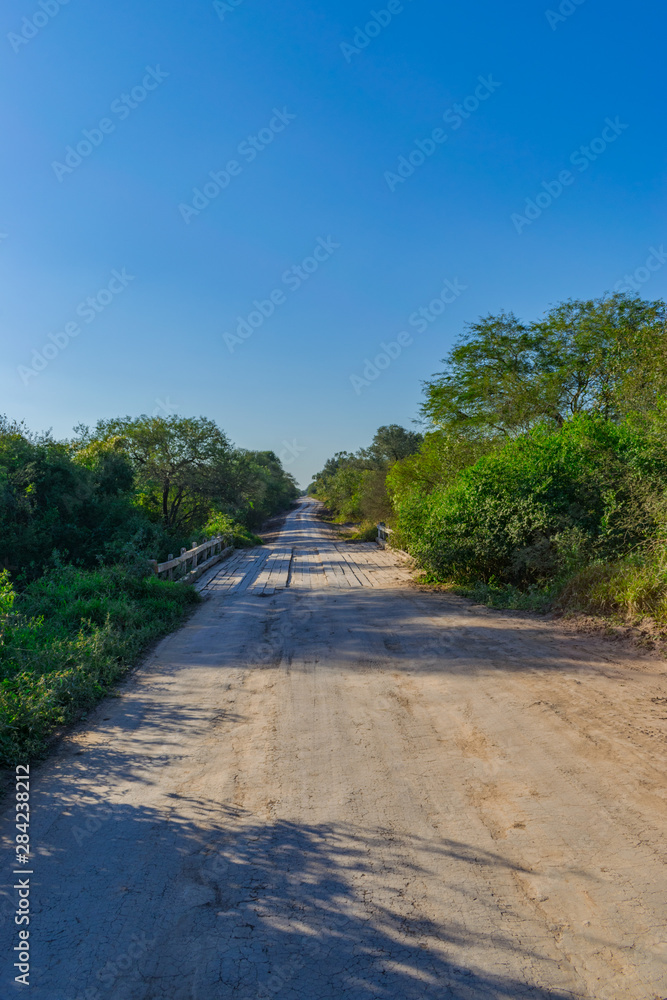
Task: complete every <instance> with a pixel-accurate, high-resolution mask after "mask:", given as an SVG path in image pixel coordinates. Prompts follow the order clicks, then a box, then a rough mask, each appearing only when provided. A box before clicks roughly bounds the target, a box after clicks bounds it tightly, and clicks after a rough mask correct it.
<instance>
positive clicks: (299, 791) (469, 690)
mask: <svg viewBox="0 0 667 1000" xmlns="http://www.w3.org/2000/svg"><path fill="white" fill-rule="evenodd" d="M201 587H202V591H203V593H204V595H206V596H207V597H208V599H207V600H206V601H205V602H203V603H202V604H201V606H199V607H198V608H197V610H196V611H195V613H194V614H193V616H192V617H191V618H190V619H189V621H188V622H187V624H186V625H185V627H183V628H182V629H180V630H179V631H178V632H176V633H174V634H173V635H171V636H169V637H168V638H166V639H164V640H163V641H162V642H161V643H160V644H159V645H158V646H157V647H156V648H155V649H154V651H153V653H152V654H151V655H150V656H149V657H148V659H147V660H146V662H145V663H144V664H142V665H141V667H140V668H139V669H138V670H136V671H135V672H134V673H133V674H132V675H131V676H130V677H129V678H128V679H127V680H126V681H125V682H124V683H123V684H122V685H121V686H120V688H119V692H118V697H115V698H114V697H112V698H107V699H106V700H105V701H104V702H103V703H102V704H101V705H100V706H99V707H98V708H97V709H96V710H95V711H94V712H92V713H91V714H90V715H89V716H88V718H87V719H86V720H85V722H84V723H83V724H82V725H80V726H79V727H78V728H77V729H76V730H75V731H74V732H73V733H71V734H70V735H69V736H67V737H66V738H65V739H64V740H63V741H62V742H61V743H60V745H59V746H58V748H57V750H56V751H55V753H54V754H53V756H52V757H51V758H50V759H49V760H48V761H47V762H46V763H44V764H42V765H41V766H40V767H34V768H33V769H32V775H31V777H32V787H31V793H32V794H31V843H32V845H33V847H34V855H33V858H32V866H31V867H32V870H33V871H34V874H33V875H32V876H31V897H30V906H31V922H30V952H31V980H30V987H29V988H26V987H25V986H23V985H22V984H17V983H15V982H14V980H13V975H14V973H13V971H12V969H11V964H12V962H13V961H14V959H13V958H12V957H11V956H12V955H13V954H14V952H13V951H12V949H13V948H14V947H15V946H16V945H17V944H18V928H17V926H16V925H15V923H14V911H15V909H16V890H15V889H13V888H12V881H11V880H12V879H15V876H13V875H11V873H10V872H9V869H10V867H11V855H10V851H9V846H10V845H11V844H12V843H13V838H14V833H15V831H14V826H13V822H14V815H13V811H11V812H10V811H9V803H7V802H5V810H6V811H5V815H4V820H3V831H2V832H3V833H4V835H5V838H6V840H5V843H6V845H7V847H8V850H7V851H6V852H5V858H6V862H7V868H6V871H7V874H8V877H7V879H6V880H3V881H4V882H5V884H6V886H7V888H6V889H5V891H4V892H3V894H2V899H1V900H0V935H1V936H2V954H3V956H4V957H5V959H6V961H7V967H8V971H7V974H6V976H5V987H4V992H3V1000H4V998H5V997H7V998H13V997H15V996H16V997H25V996H28V995H29V996H30V1000H448V998H455V1000H481V998H492V1000H517V998H530V1000H566V998H567V1000H572V998H590V1000H656V998H663V997H666V996H667V972H666V969H667V967H666V964H665V963H666V960H667V930H666V928H665V904H666V900H667V892H666V889H667V884H666V882H667V880H666V879H665V867H664V858H665V852H666V850H667V836H666V833H667V822H666V820H667V802H666V798H667V797H666V791H665V757H666V753H665V750H666V744H665V733H666V731H667V726H666V722H667V678H666V665H665V663H664V661H662V660H659V659H657V658H656V657H655V656H651V654H649V653H641V652H639V651H637V650H636V649H632V648H630V647H629V646H628V645H626V644H623V643H613V642H611V641H610V640H608V639H604V638H595V637H591V636H589V635H583V634H581V633H577V632H576V631H574V630H573V629H572V628H569V629H568V628H567V627H566V626H565V625H563V624H559V623H558V622H555V621H552V620H547V619H546V618H540V617H538V616H534V615H528V614H521V613H518V612H499V611H494V610H490V609H488V608H482V607H479V606H476V605H474V604H472V603H471V602H470V601H466V600H464V599H463V598H459V597H456V596H453V595H450V594H447V593H436V592H429V591H428V590H427V589H425V588H419V587H418V586H416V585H415V584H414V583H413V582H412V578H411V572H410V570H409V567H408V566H407V565H406V564H405V562H404V561H401V557H400V556H397V555H395V554H393V553H391V552H389V551H381V550H380V549H378V548H377V546H375V545H373V544H354V543H343V542H341V541H340V540H339V539H338V538H337V535H336V533H335V532H334V531H333V529H332V528H331V527H330V526H328V525H326V524H324V523H323V522H321V521H319V520H318V518H317V504H316V503H314V502H313V501H310V500H306V501H304V502H302V503H301V504H300V506H299V507H298V508H297V509H296V510H295V511H293V512H292V513H291V514H290V515H289V516H288V518H287V520H286V522H285V524H284V527H283V528H282V531H281V533H280V535H279V537H278V538H277V539H276V540H275V541H274V542H273V543H272V544H271V545H269V546H265V547H261V548H256V549H250V550H243V551H240V552H238V553H235V554H234V555H233V556H232V557H231V558H230V559H229V560H228V561H227V562H225V563H222V564H220V565H218V566H216V567H214V568H213V570H211V571H210V572H209V574H208V576H207V577H205V578H204V579H203V580H202V581H201Z"/></svg>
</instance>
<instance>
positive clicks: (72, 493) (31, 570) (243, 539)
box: [0, 416, 298, 765]
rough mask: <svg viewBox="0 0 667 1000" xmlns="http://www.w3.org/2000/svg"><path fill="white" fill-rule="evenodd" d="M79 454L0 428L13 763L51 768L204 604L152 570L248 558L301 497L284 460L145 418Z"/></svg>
mask: <svg viewBox="0 0 667 1000" xmlns="http://www.w3.org/2000/svg"><path fill="white" fill-rule="evenodd" d="M75 434H76V436H75V437H74V438H73V439H72V440H69V441H56V440H55V439H54V438H53V437H52V436H51V435H50V434H42V435H36V434H32V433H30V432H29V431H28V429H27V428H26V427H25V426H24V425H23V424H17V423H14V422H12V421H10V420H7V419H6V418H0V763H2V764H5V765H12V764H14V763H17V762H25V761H26V760H29V759H33V758H35V757H38V756H39V755H40V754H42V753H43V752H44V749H45V747H46V745H47V743H48V740H49V738H50V737H51V736H52V735H53V733H54V732H55V731H57V730H58V729H59V728H60V727H62V726H64V725H66V724H69V723H71V722H73V721H75V720H76V719H77V718H79V717H80V716H81V714H82V713H83V712H85V711H86V710H87V709H88V708H90V707H91V706H92V705H94V704H95V702H96V701H97V700H99V698H100V697H101V696H102V695H104V694H105V692H108V691H109V690H110V689H112V688H113V685H114V684H115V682H116V681H117V680H118V679H119V678H120V677H121V676H122V675H123V674H124V673H125V672H126V671H127V669H128V668H129V667H131V666H132V665H133V664H134V663H136V662H137V659H138V658H139V657H140V656H141V654H142V653H143V652H144V651H145V650H146V649H147V648H148V647H149V646H150V645H151V644H152V643H153V642H155V640H157V639H158V638H160V637H161V636H163V635H165V634H167V633H168V632H170V631H172V630H173V629H174V628H176V627H177V626H178V625H180V624H181V622H182V621H183V620H184V618H185V617H186V616H187V614H188V613H189V612H190V611H191V609H192V607H193V606H194V605H195V604H196V603H197V601H198V597H197V594H196V592H195V591H194V590H193V589H192V587H189V586H187V585H185V584H181V583H169V582H166V581H161V580H158V579H157V578H156V577H155V576H154V574H153V571H152V568H151V560H158V561H164V560H166V559H167V557H168V555H169V554H170V553H172V552H174V553H177V552H179V551H180V548H181V547H183V546H185V547H188V548H189V547H190V546H191V545H192V544H193V542H201V541H204V540H205V539H206V538H210V537H212V536H214V535H218V534H224V535H227V536H229V538H230V540H232V541H233V544H234V545H235V546H237V547H241V546H244V545H253V544H258V543H260V542H261V539H259V538H258V537H257V536H256V535H255V534H254V531H255V529H257V528H258V527H259V525H260V524H261V523H262V522H263V521H265V520H266V519H267V518H269V517H271V516H272V515H274V514H276V513H278V512H280V511H282V510H284V509H286V508H287V507H289V505H290V503H291V502H292V501H293V500H294V499H295V497H296V496H297V495H298V488H297V486H296V484H295V482H294V480H293V478H292V477H291V476H290V475H289V474H288V473H286V472H285V471H284V470H283V468H282V466H281V464H280V461H279V460H278V458H277V457H276V456H275V454H274V453H273V452H269V451H267V452H252V451H244V450H241V449H237V448H234V447H233V446H232V445H231V443H230V442H229V440H228V439H227V437H226V436H225V434H224V433H223V432H222V431H221V430H220V429H219V428H218V427H217V426H216V425H215V424H214V423H213V422H212V421H210V420H207V419H205V418H196V419H195V418H182V417H176V416H174V417H169V418H167V419H163V418H156V417H140V418H138V419H130V418H124V419H118V420H113V421H103V422H100V423H99V424H98V425H97V427H96V428H94V429H93V430H91V429H90V428H87V427H78V428H76V429H75Z"/></svg>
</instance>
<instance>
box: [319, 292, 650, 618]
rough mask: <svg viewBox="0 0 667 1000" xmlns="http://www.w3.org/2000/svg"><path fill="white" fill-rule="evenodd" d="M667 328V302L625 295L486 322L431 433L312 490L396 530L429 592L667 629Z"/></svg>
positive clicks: (437, 394)
mask: <svg viewBox="0 0 667 1000" xmlns="http://www.w3.org/2000/svg"><path fill="white" fill-rule="evenodd" d="M665 323H666V313H665V304H664V303H663V302H660V301H658V302H649V301H644V300H642V299H640V298H638V297H633V296H628V295H620V294H617V295H611V296H605V297H603V298H601V299H596V300H589V301H568V302H564V303H561V304H559V305H557V306H555V307H554V308H552V309H550V310H549V311H548V312H547V313H546V314H545V315H544V316H543V317H541V318H540V319H538V320H536V321H534V322H530V323H524V322H522V321H521V320H519V319H518V318H517V317H516V316H514V315H513V314H511V313H509V314H508V313H502V314H499V315H496V316H486V317H482V318H481V319H479V320H478V321H477V322H475V323H472V324H470V325H469V326H468V327H467V329H466V330H465V331H464V333H463V335H462V336H461V337H460V339H459V340H458V342H457V343H456V345H455V346H454V348H453V349H452V350H451V351H450V352H449V354H448V355H447V356H446V358H445V359H444V360H443V366H444V367H443V370H442V371H441V372H440V373H439V374H437V375H435V376H433V377H432V378H431V379H430V380H429V381H427V382H426V383H425V384H424V402H423V406H422V418H423V426H424V435H423V437H421V436H420V435H416V434H412V433H411V432H407V431H402V434H403V440H404V441H405V443H406V450H405V453H404V454H394V455H392V454H390V453H389V452H384V453H383V454H382V459H381V461H377V457H378V456H377V455H376V454H375V453H374V452H373V446H371V449H369V450H368V451H363V450H362V451H361V452H359V453H357V454H356V455H354V456H350V455H347V454H346V453H339V454H338V455H336V456H335V457H334V458H333V459H331V460H330V461H329V462H328V463H327V465H326V466H325V468H324V469H323V470H322V472H321V473H319V474H318V476H317V477H316V478H315V482H314V484H313V487H312V489H313V490H314V493H315V495H316V496H318V497H319V498H320V499H322V500H323V501H324V502H325V503H326V504H327V506H328V507H329V508H330V509H331V510H333V511H334V513H336V514H338V515H339V516H340V517H343V518H345V519H354V518H357V519H359V520H360V521H363V520H364V519H367V520H373V519H378V520H384V521H386V522H387V523H388V524H389V525H390V526H391V527H392V528H393V529H394V532H395V534H394V536H393V543H394V544H395V545H396V546H397V547H400V548H402V549H405V550H407V551H409V552H410V553H411V554H412V555H413V556H414V558H415V560H416V561H417V563H418V565H419V566H420V567H421V568H422V570H423V579H424V580H425V581H427V582H432V583H444V584H448V585H450V586H453V587H454V588H456V589H457V590H458V591H459V592H461V593H465V594H468V595H469V596H471V597H474V598H475V599H477V600H479V601H483V602H486V603H489V604H492V605H495V606H498V607H512V608H532V609H535V610H547V609H548V608H555V607H560V608H562V609H564V610H578V611H585V612H589V613H594V614H603V615H607V616H617V617H622V618H625V619H634V620H639V619H641V618H643V617H650V618H652V619H653V620H654V621H656V622H657V623H658V624H660V625H667V544H666V543H667V331H666V326H665ZM387 430H391V431H392V435H393V437H394V438H396V439H397V440H398V439H399V438H400V436H401V434H400V433H399V432H401V430H402V429H401V428H392V429H388V428H382V429H381V432H378V434H380V435H381V437H382V436H383V435H384V433H385V432H386V431H387ZM408 440H409V442H410V444H408ZM371 453H373V458H372V459H371V458H370V457H369V456H370V455H371ZM376 501H377V502H376Z"/></svg>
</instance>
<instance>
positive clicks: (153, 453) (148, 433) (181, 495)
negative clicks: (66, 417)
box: [79, 416, 238, 532]
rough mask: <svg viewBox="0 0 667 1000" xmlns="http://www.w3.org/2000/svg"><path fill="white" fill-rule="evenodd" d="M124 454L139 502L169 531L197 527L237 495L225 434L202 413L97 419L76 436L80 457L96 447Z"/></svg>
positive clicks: (234, 466)
mask: <svg viewBox="0 0 667 1000" xmlns="http://www.w3.org/2000/svg"><path fill="white" fill-rule="evenodd" d="M101 448H102V449H107V450H111V451H112V452H116V453H119V454H122V455H124V456H126V457H127V458H128V459H129V461H130V462H131V464H132V467H133V469H134V472H135V484H136V488H137V491H138V502H139V505H140V506H141V507H143V509H144V510H145V511H146V512H147V513H148V514H149V515H150V516H151V517H153V518H154V519H159V520H161V521H162V524H163V525H164V527H165V529H167V530H168V531H174V532H177V531H180V532H184V531H195V530H197V529H198V528H199V527H200V526H201V525H202V524H204V522H205V521H206V520H207V518H208V516H209V513H210V510H211V507H212V505H214V504H224V503H233V502H234V500H235V499H236V497H237V493H238V490H237V478H238V476H237V468H236V465H235V462H234V456H233V450H232V447H231V445H230V443H229V440H228V438H227V436H226V435H225V434H224V433H223V431H221V430H220V429H219V428H218V427H217V425H216V424H215V423H214V422H213V421H212V420H209V419H208V418H206V417H198V418H195V417H179V416H170V417H148V416H141V417H138V418H136V419H133V418H131V417H121V418H116V419H113V420H103V421H100V422H99V423H98V424H97V426H96V428H95V431H94V432H93V433H92V434H91V433H90V432H86V431H84V433H83V435H82V436H81V437H80V439H79V450H80V453H81V454H80V460H82V461H85V460H86V458H87V457H89V456H90V455H91V454H96V453H98V452H99V451H100V449H101Z"/></svg>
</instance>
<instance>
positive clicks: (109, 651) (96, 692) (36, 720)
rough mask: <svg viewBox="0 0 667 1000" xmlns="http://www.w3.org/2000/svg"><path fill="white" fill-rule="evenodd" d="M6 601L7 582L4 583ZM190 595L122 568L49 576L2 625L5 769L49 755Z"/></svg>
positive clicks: (0, 705) (193, 598) (179, 613)
mask: <svg viewBox="0 0 667 1000" xmlns="http://www.w3.org/2000/svg"><path fill="white" fill-rule="evenodd" d="M3 587H4V590H3V593H6V581H5V582H4V583H3ZM198 600H199V597H198V595H197V593H196V592H195V591H194V590H192V589H191V588H189V587H187V586H184V585H182V584H174V583H168V582H165V581H162V580H158V579H157V578H156V577H154V576H149V577H143V578H139V577H136V576H131V575H128V574H127V573H126V572H125V570H124V569H122V568H118V567H112V568H104V569H99V570H94V571H87V570H81V569H74V568H73V567H71V566H68V567H64V568H62V569H59V570H52V571H50V572H49V573H46V574H45V575H44V576H43V577H41V578H40V579H39V580H37V581H35V582H33V583H31V584H29V585H28V587H26V589H25V590H24V591H23V592H22V593H21V594H19V595H18V596H17V598H16V600H15V601H14V603H13V607H12V606H11V605H10V606H9V607H8V606H7V601H6V600H5V601H4V604H3V605H2V607H4V609H5V611H4V613H3V614H2V617H1V619H0V624H1V628H0V762H2V763H4V764H7V765H13V764H15V763H17V762H19V761H25V760H26V759H30V758H33V757H36V756H39V755H41V754H42V753H43V751H44V748H45V745H46V742H47V740H48V738H49V737H50V736H51V735H52V734H53V732H54V731H55V730H56V729H57V728H58V727H60V726H63V725H65V724H68V723H71V722H73V721H75V720H76V719H77V718H78V717H79V716H80V715H81V713H82V712H84V711H85V710H86V709H87V708H89V707H91V706H92V705H93V704H95V702H97V701H98V700H99V698H101V697H102V696H103V695H104V694H105V693H106V692H107V691H108V690H109V689H110V688H111V687H112V686H113V684H114V683H115V681H117V680H118V679H119V678H120V677H121V676H122V675H123V674H124V673H125V672H126V671H127V670H128V669H129V667H131V666H132V665H133V664H134V663H135V662H136V660H137V658H138V657H139V656H140V655H141V654H142V653H143V652H144V650H145V649H146V648H147V646H149V645H150V644H151V643H152V642H154V641H155V640H156V639H158V638H160V637H161V636H163V635H165V634H166V633H168V632H170V631H172V630H173V629H174V628H176V627H177V626H178V625H180V624H181V622H182V621H183V619H184V618H185V616H186V615H187V613H188V611H189V610H190V608H191V607H192V606H193V605H194V604H195V603H197V601H198Z"/></svg>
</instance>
